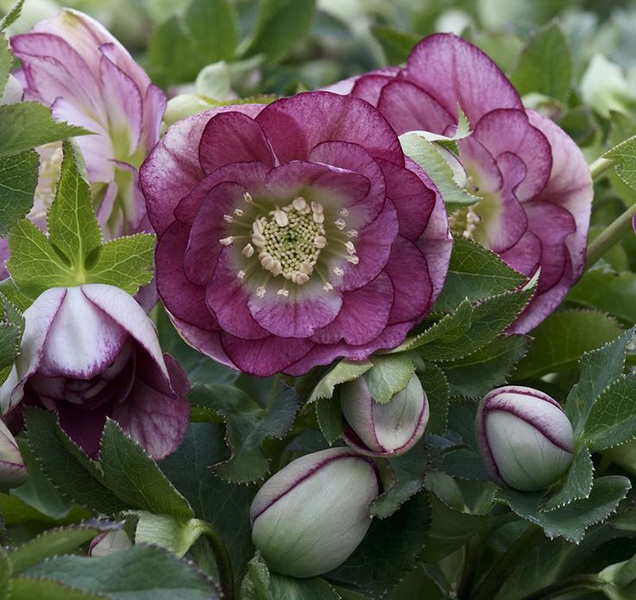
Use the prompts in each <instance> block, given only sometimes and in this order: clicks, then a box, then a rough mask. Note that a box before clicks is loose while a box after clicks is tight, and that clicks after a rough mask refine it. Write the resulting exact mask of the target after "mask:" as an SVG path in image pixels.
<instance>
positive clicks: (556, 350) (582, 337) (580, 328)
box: [514, 309, 622, 379]
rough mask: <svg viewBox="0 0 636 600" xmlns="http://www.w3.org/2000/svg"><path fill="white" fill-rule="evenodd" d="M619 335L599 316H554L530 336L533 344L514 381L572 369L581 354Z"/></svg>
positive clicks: (574, 312)
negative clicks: (532, 338)
mask: <svg viewBox="0 0 636 600" xmlns="http://www.w3.org/2000/svg"><path fill="white" fill-rule="evenodd" d="M621 333H622V330H621V327H620V326H619V325H618V323H617V322H616V321H615V320H614V319H612V318H611V317H608V316H607V315H604V314H602V313H598V312H595V311H588V310H572V309H567V310H561V311H559V312H556V313H554V314H552V315H550V316H549V317H548V318H547V319H546V320H545V321H543V323H541V324H540V325H539V326H538V327H537V328H536V329H535V330H534V331H533V332H532V336H533V337H534V342H533V343H532V345H531V346H530V350H529V351H528V354H527V355H526V356H525V358H524V359H523V360H522V361H521V362H520V363H519V365H518V367H517V370H516V371H515V373H514V377H515V378H516V379H527V378H529V377H540V376H541V375H543V374H545V373H551V372H554V371H558V370H565V369H568V368H572V367H574V366H575V364H576V361H577V360H578V359H579V358H580V357H581V356H582V355H583V353H584V352H588V351H589V350H593V349H595V348H598V347H599V346H602V345H603V344H605V343H606V342H608V341H610V340H613V339H614V338H615V337H616V336H618V335H620V334H621Z"/></svg>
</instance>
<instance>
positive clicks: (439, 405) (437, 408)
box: [417, 363, 450, 435]
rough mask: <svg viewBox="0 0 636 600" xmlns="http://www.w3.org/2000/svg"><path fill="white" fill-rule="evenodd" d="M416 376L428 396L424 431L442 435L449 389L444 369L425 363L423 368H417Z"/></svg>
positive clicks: (444, 426)
mask: <svg viewBox="0 0 636 600" xmlns="http://www.w3.org/2000/svg"><path fill="white" fill-rule="evenodd" d="M417 376H418V378H419V380H420V383H421V384H422V388H423V389H424V391H425V392H426V397H427V398H428V408H429V411H430V412H429V415H430V416H429V419H428V424H427V425H426V433H428V434H429V435H443V434H444V432H445V431H446V421H447V418H448V404H449V400H450V389H449V386H448V381H447V379H446V375H445V374H444V371H442V369H440V368H439V367H438V366H437V365H435V364H433V363H426V365H425V368H424V370H421V369H418V371H417Z"/></svg>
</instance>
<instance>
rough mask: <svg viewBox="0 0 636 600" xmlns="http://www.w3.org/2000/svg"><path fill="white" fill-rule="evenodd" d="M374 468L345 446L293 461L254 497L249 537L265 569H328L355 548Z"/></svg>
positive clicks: (366, 516) (374, 482) (364, 525)
mask: <svg viewBox="0 0 636 600" xmlns="http://www.w3.org/2000/svg"><path fill="white" fill-rule="evenodd" d="M378 493H379V485H378V478H377V474H376V471H375V467H374V465H373V464H372V463H371V461H369V460H368V459H367V458H364V457H362V456H358V455H356V454H354V453H353V452H351V451H350V450H349V449H347V448H331V449H329V450H322V451H321V452H315V453H314V454H308V455H306V456H303V457H301V458H298V459H296V460H294V461H293V462H291V463H290V464H289V465H287V466H286V467H285V468H284V469H282V470H281V471H279V472H278V473H276V474H275V475H274V476H273V477H272V478H270V479H269V480H268V481H266V482H265V484H264V485H263V487H262V488H261V489H260V490H259V492H258V494H256V497H255V498H254V502H253V503H252V508H251V511H250V517H251V521H252V539H253V541H254V544H255V546H256V547H257V548H258V549H259V550H260V551H261V553H262V554H263V557H264V559H265V561H266V562H267V564H268V565H269V566H270V568H271V569H272V570H274V571H277V572H279V573H282V574H284V575H291V576H292V577H313V576H315V575H320V574H322V573H326V572H327V571H331V570H332V569H334V568H336V567H337V566H338V565H340V564H341V563H342V562H344V561H345V560H346V559H347V558H348V557H349V555H351V553H352V552H353V551H354V550H355V549H356V548H357V546H358V544H359V543H360V542H361V541H362V538H364V536H365V534H366V533H367V530H368V529H369V526H370V525H371V515H370V513H369V504H370V503H371V501H372V500H373V499H374V498H375V497H376V496H377V495H378Z"/></svg>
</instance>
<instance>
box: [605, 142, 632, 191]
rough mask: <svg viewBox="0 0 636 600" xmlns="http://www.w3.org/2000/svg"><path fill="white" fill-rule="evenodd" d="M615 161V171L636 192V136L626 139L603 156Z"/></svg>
mask: <svg viewBox="0 0 636 600" xmlns="http://www.w3.org/2000/svg"><path fill="white" fill-rule="evenodd" d="M603 158H606V159H608V160H612V161H614V171H615V172H616V174H617V175H618V176H619V177H620V179H621V180H622V181H623V183H625V184H626V185H628V186H629V187H630V188H632V190H636V136H633V137H630V138H628V139H626V140H625V141H624V142H621V143H620V144H618V146H614V147H613V148H612V149H611V150H608V151H607V152H606V153H605V154H603Z"/></svg>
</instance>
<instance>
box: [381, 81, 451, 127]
mask: <svg viewBox="0 0 636 600" xmlns="http://www.w3.org/2000/svg"><path fill="white" fill-rule="evenodd" d="M377 106H378V110H379V111H380V112H381V113H382V114H383V115H384V116H385V117H386V119H387V121H388V122H389V123H391V126H392V127H393V129H395V131H396V132H397V134H398V135H401V134H403V133H406V132H407V131H419V130H425V131H430V132H432V133H438V134H440V135H443V134H444V132H445V131H446V130H447V128H448V127H449V126H453V125H456V124H457V118H456V117H453V116H452V114H450V113H449V112H448V111H447V110H446V109H445V108H444V107H443V106H442V105H441V104H440V103H439V102H438V101H437V100H435V98H434V97H432V96H431V95H430V94H428V93H427V92H425V91H424V90H423V89H422V88H420V87H419V86H417V85H416V84H414V83H411V82H410V81H407V80H402V79H395V80H393V81H391V82H390V83H388V84H387V85H386V86H385V87H384V88H383V89H382V93H381V94H380V99H379V101H378V104H377Z"/></svg>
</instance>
